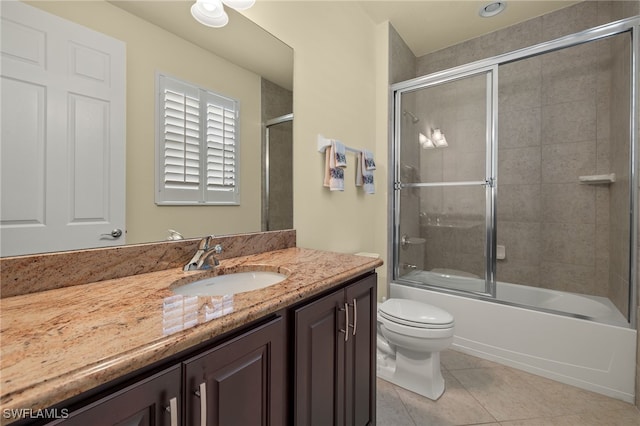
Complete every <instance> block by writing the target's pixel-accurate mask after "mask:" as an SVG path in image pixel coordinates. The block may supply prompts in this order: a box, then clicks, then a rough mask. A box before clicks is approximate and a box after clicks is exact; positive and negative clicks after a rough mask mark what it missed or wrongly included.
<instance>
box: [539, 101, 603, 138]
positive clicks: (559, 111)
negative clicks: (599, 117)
mask: <svg viewBox="0 0 640 426" xmlns="http://www.w3.org/2000/svg"><path fill="white" fill-rule="evenodd" d="M595 136H596V101H595V99H590V100H587V101H574V102H564V103H561V104H553V105H547V106H546V108H544V109H543V110H542V143H543V144H557V143H571V142H580V141H586V140H591V139H594V138H595Z"/></svg>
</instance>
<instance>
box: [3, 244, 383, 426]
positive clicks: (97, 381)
mask: <svg viewBox="0 0 640 426" xmlns="http://www.w3.org/2000/svg"><path fill="white" fill-rule="evenodd" d="M381 263H382V262H381V261H380V260H378V259H371V258H365V257H360V256H354V255H344V254H338V253H329V252H321V251H316V250H307V249H302V248H297V247H289V248H284V249H279V250H272V251H267V252H263V253H256V254H252V255H247V256H238V257H232V258H228V259H223V260H222V261H221V267H222V268H224V270H225V271H234V270H242V269H243V268H244V269H246V268H249V267H251V268H258V267H260V268H264V270H273V269H274V268H277V269H278V270H279V271H282V272H286V274H287V278H286V279H285V280H284V281H282V282H280V283H278V284H275V285H273V286H271V287H268V288H265V289H261V290H255V291H250V292H246V293H238V294H235V295H234V297H233V300H232V302H230V304H228V305H225V306H226V308H225V309H226V311H224V312H223V311H216V310H215V309H213V310H211V307H212V306H213V305H212V304H211V300H208V301H206V300H205V302H203V301H202V299H201V298H198V303H197V305H196V306H197V308H196V312H197V314H196V317H193V316H191V315H184V316H183V318H184V322H183V324H182V326H181V327H178V329H176V328H175V324H174V322H171V321H169V320H168V319H167V318H168V317H167V315H166V314H167V306H168V305H167V303H168V302H167V301H169V302H170V303H173V301H174V298H175V295H174V294H173V292H172V291H171V286H172V285H174V284H175V283H182V282H183V281H184V279H185V276H192V275H193V277H194V278H193V279H197V278H198V277H201V276H206V275H211V274H215V272H200V271H198V272H183V271H182V270H181V268H171V269H166V270H161V271H155V272H149V273H145V274H140V275H134V276H127V277H122V278H117V279H112V280H105V281H99V282H95V283H90V284H83V285H75V286H69V287H64V288H59V289H52V290H48V291H41V292H37V293H32V294H23V295H18V296H14V297H8V298H4V299H2V302H1V303H2V305H1V307H2V311H1V314H0V315H1V317H0V319H1V320H2V337H3V342H2V343H3V344H2V365H1V372H2V397H1V403H2V412H3V416H2V417H3V418H2V423H3V424H8V423H12V422H14V419H12V418H8V415H7V413H12V411H11V410H18V411H19V410H30V411H29V413H30V415H31V416H34V415H37V414H41V415H42V416H43V417H46V416H48V418H39V419H31V420H29V421H25V422H23V421H18V422H16V423H15V424H32V423H33V424H61V425H86V424H92V425H98V424H105V425H111V424H115V423H119V422H123V421H135V424H160V425H164V424H166V425H173V424H180V425H183V424H184V425H200V424H209V425H215V424H270V425H283V424H338V425H340V424H345V425H355V424H358V425H360V424H362V425H366V424H373V423H374V422H375V420H374V417H375V324H376V323H375V303H376V274H375V272H374V269H375V268H376V267H378V266H380V265H381ZM181 280H182V281H181ZM186 306H187V305H186V299H185V304H184V305H183V306H182V309H184V311H185V312H186V310H187V309H186ZM220 306H222V305H220ZM207 309H209V310H207ZM207 312H209V314H213V315H210V318H207V315H206V313H207ZM163 313H164V318H163ZM203 314H205V315H204V316H203ZM194 318H196V320H194ZM187 320H188V321H187ZM45 409H46V410H48V414H47V412H46V411H41V410H45ZM39 410H40V411H39ZM13 413H16V411H13ZM51 417H57V418H56V419H52V418H51ZM34 420H35V423H34ZM48 422H49V423H48Z"/></svg>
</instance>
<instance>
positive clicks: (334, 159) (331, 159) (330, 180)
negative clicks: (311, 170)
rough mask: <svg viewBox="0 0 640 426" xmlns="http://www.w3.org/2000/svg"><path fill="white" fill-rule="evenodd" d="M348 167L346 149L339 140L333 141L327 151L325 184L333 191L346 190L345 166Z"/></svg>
mask: <svg viewBox="0 0 640 426" xmlns="http://www.w3.org/2000/svg"><path fill="white" fill-rule="evenodd" d="M345 167H347V156H346V150H345V147H344V145H343V144H342V143H340V142H339V141H333V140H332V141H331V145H330V146H328V147H327V149H326V151H325V167H324V186H326V187H328V188H329V190H331V191H344V168H345Z"/></svg>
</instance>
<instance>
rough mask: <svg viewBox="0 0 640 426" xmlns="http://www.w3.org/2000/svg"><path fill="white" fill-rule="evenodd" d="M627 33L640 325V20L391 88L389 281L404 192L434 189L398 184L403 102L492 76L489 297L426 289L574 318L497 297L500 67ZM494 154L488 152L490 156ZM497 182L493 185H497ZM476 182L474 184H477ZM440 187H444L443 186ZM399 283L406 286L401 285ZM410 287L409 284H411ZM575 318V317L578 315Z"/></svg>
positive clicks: (395, 267)
mask: <svg viewBox="0 0 640 426" xmlns="http://www.w3.org/2000/svg"><path fill="white" fill-rule="evenodd" d="M627 32H628V33H629V34H630V37H631V52H630V55H631V61H630V62H631V64H630V68H631V70H630V71H631V75H630V81H629V84H630V87H631V94H630V100H629V114H630V117H629V124H630V126H629V127H630V129H629V133H630V134H629V136H630V148H629V188H630V190H629V201H630V209H629V222H630V227H629V229H630V236H629V277H628V278H629V300H628V304H629V315H628V321H629V325H630V327H631V328H636V321H637V304H638V300H637V299H638V295H637V283H636V281H637V279H636V275H637V260H636V258H637V240H638V236H637V232H638V227H637V221H638V212H637V210H638V209H637V207H638V206H637V203H638V200H637V198H638V191H639V187H638V176H637V168H638V158H637V155H638V153H637V150H638V147H637V145H638V120H639V118H638V114H639V113H640V111H639V110H638V106H639V103H640V102H639V100H638V96H639V89H638V84H639V82H638V79H639V76H638V73H639V64H638V62H639V61H640V59H639V58H640V41H639V37H640V16H635V17H631V18H626V19H622V20H619V21H615V22H611V23H608V24H604V25H600V26H598V27H594V28H590V29H587V30H584V31H581V32H577V33H574V34H570V35H567V36H564V37H560V38H557V39H554V40H551V41H547V42H543V43H539V44H536V45H533V46H530V47H526V48H523V49H519V50H515V51H512V52H509V53H505V54H502V55H498V56H494V57H491V58H487V59H483V60H479V61H475V62H471V63H468V64H464V65H461V66H457V67H454V68H450V69H447V70H443V71H438V72H435V73H432V74H428V75H425V76H421V77H417V78H414V79H411V80H406V81H403V82H399V83H395V84H392V85H391V100H392V102H391V104H390V106H389V107H390V116H391V117H392V123H391V126H392V132H391V149H390V154H389V156H390V158H389V160H390V164H391V165H392V167H393V169H392V170H393V175H392V178H391V181H390V183H391V185H390V190H389V194H390V197H389V203H390V210H391V211H392V213H393V214H392V215H391V217H392V222H391V223H390V230H389V231H390V232H388V246H389V247H390V248H391V250H390V253H391V256H392V259H391V265H392V268H390V271H391V277H390V278H391V280H390V281H395V280H396V277H398V276H399V269H400V260H399V247H400V238H401V237H400V191H401V190H402V189H403V188H410V187H415V186H435V185H430V184H418V185H412V184H406V183H403V182H402V181H401V179H400V161H399V160H400V141H401V131H400V127H401V116H402V114H401V111H402V102H401V97H402V95H403V94H405V93H408V92H413V91H417V90H420V89H424V88H428V87H433V86H437V85H440V84H444V83H448V82H452V81H455V80H459V79H462V78H465V77H469V76H474V75H478V74H481V73H487V75H489V76H491V78H490V80H491V81H489V79H488V83H490V84H488V87H487V92H488V96H487V116H488V118H487V124H488V125H487V129H486V132H487V150H488V152H487V161H489V159H491V161H490V164H489V163H488V164H487V165H486V170H487V180H486V181H485V183H484V184H485V185H487V187H488V188H489V189H490V191H487V216H486V224H487V225H486V253H487V256H486V265H487V268H486V273H485V281H486V282H485V290H486V292H485V293H476V292H469V291H461V290H456V289H447V288H443V287H439V286H434V285H429V284H425V286H426V287H428V288H429V289H430V290H434V291H440V292H446V293H453V294H457V295H463V296H465V297H472V298H477V299H484V300H490V301H493V302H496V303H503V304H506V305H512V306H520V307H525V308H527V309H536V310H540V311H546V312H551V313H555V314H561V315H567V316H576V315H573V314H570V313H566V312H560V311H553V310H547V309H543V308H536V307H532V306H527V305H520V304H516V303H513V302H508V301H502V300H499V299H497V298H496V280H495V278H496V275H495V274H496V256H495V254H496V231H497V229H496V225H497V217H496V216H497V215H496V210H495V205H496V204H495V203H496V198H497V187H496V184H497V182H498V177H497V149H498V139H497V138H498V134H497V126H498V91H497V90H498V81H499V71H498V68H499V66H500V65H505V64H509V63H512V62H515V61H519V60H523V59H527V58H531V57H534V56H539V55H542V54H545V53H550V52H553V51H556V50H560V49H564V48H568V47H573V46H578V45H581V44H584V43H589V42H592V41H597V40H601V39H604V38H607V37H612V36H615V35H618V34H623V33H627ZM489 149H490V152H489ZM494 179H495V180H494ZM464 183H466V184H469V183H470V182H457V184H464ZM474 183H475V182H474ZM439 185H440V186H445V185H443V184H442V183H441V184H439ZM400 283H401V284H405V283H403V282H400ZM408 285H410V284H408ZM576 317H577V316H576ZM587 319H588V318H587Z"/></svg>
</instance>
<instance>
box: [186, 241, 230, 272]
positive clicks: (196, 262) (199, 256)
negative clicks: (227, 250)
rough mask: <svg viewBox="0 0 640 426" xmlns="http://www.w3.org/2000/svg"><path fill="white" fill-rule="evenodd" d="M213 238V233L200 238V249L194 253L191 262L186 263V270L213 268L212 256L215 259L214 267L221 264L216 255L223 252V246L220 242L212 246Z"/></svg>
mask: <svg viewBox="0 0 640 426" xmlns="http://www.w3.org/2000/svg"><path fill="white" fill-rule="evenodd" d="M212 239H213V235H209V236H208V237H205V238H203V239H202V240H200V244H198V251H196V254H194V255H193V257H192V258H191V260H190V261H189V263H187V264H186V265H184V268H183V269H184V270H185V271H195V270H203V269H211V262H210V260H209V259H210V258H212V259H213V267H214V268H215V267H216V266H218V265H220V261H219V260H218V258H217V257H215V256H214V255H216V254H220V253H222V246H221V245H220V244H216V245H215V246H213V247H211V240H212Z"/></svg>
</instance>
